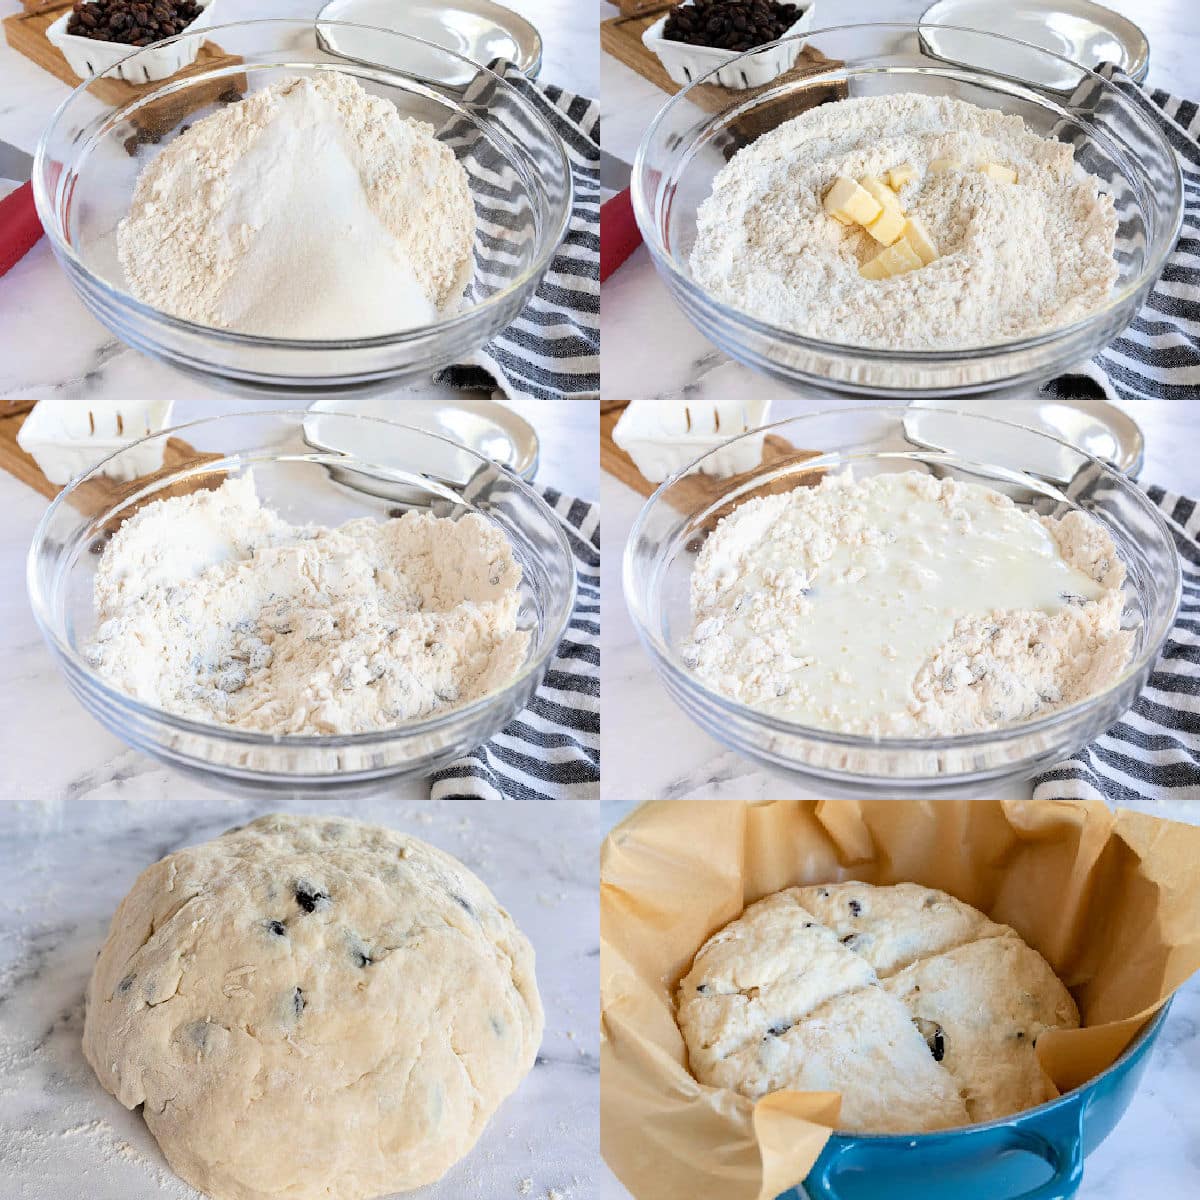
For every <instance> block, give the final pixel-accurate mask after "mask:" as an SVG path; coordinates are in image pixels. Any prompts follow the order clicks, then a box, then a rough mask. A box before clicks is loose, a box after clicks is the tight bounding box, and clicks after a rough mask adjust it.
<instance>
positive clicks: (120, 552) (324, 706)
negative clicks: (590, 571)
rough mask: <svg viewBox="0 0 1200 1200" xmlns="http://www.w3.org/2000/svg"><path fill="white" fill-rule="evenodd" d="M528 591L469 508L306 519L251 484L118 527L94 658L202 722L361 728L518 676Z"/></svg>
mask: <svg viewBox="0 0 1200 1200" xmlns="http://www.w3.org/2000/svg"><path fill="white" fill-rule="evenodd" d="M520 581H521V568H520V566H519V565H518V564H517V562H516V561H515V559H514V558H513V554H512V547H511V545H510V544H509V542H508V539H507V538H506V537H505V535H504V533H503V531H502V530H500V529H499V528H498V527H497V526H495V525H493V524H492V523H491V522H489V521H487V520H485V519H484V518H483V517H480V516H477V515H475V514H473V513H469V514H467V515H465V516H463V517H461V518H459V519H458V520H450V519H448V518H441V517H434V516H431V515H429V514H428V513H416V512H409V513H405V514H404V516H402V517H400V518H399V519H397V520H390V521H385V522H382V523H378V522H375V521H373V520H371V519H370V518H361V519H359V520H354V521H349V522H347V523H346V524H345V525H342V526H339V527H338V528H336V529H328V528H324V527H321V526H296V525H291V524H289V523H288V522H287V521H285V520H284V519H283V518H282V517H281V516H279V515H278V514H277V513H275V512H273V511H271V510H270V509H269V508H265V507H264V506H263V505H262V503H261V502H260V501H259V498H258V496H257V494H256V492H255V488H254V481H253V478H252V477H251V476H249V475H246V476H242V477H240V478H236V479H229V480H227V481H226V482H225V483H224V484H222V485H221V487H219V488H217V489H216V490H215V491H199V492H194V493H192V494H191V495H188V496H181V497H175V498H171V499H167V500H160V501H157V502H155V503H153V504H148V505H147V506H146V507H145V508H143V509H141V510H140V511H139V512H138V513H137V514H135V515H134V516H133V517H131V518H130V519H129V520H128V521H126V522H125V524H123V525H122V526H121V528H120V529H119V530H118V531H117V532H116V534H115V535H114V536H113V538H112V540H111V542H110V543H109V545H108V548H107V549H106V550H105V552H104V556H103V557H102V558H101V560H100V564H99V567H98V569H97V572H96V579H95V608H96V616H97V628H96V632H95V635H94V637H93V640H92V642H91V643H90V645H88V646H87V648H86V650H85V653H86V655H87V658H88V661H89V662H90V663H91V664H92V665H93V666H94V667H95V668H96V669H97V671H99V673H100V674H101V675H102V676H103V677H104V678H105V679H106V680H108V682H109V683H110V684H112V685H113V686H114V687H116V688H117V689H119V690H120V691H122V692H124V693H126V694H127V695H130V696H133V697H134V698H135V699H138V700H141V701H143V702H145V703H147V704H153V705H155V706H157V707H159V708H163V709H166V710H167V711H169V712H172V713H176V714H178V715H180V716H183V717H188V718H191V719H192V720H197V721H208V722H214V723H217V724H222V725H229V726H234V727H236V728H238V729H247V730H256V731H259V732H263V733H272V734H349V733H362V732H368V731H370V730H375V729H386V728H390V727H392V726H395V725H398V724H400V723H401V722H403V721H408V720H412V719H415V718H419V717H425V716H428V715H430V714H433V713H437V712H440V711H443V710H446V709H450V708H453V707H456V706H458V705H461V704H465V703H467V702H469V701H471V700H475V699H478V698H480V697H482V696H485V695H487V694H488V693H490V692H493V691H496V690H497V689H499V688H501V687H503V686H504V685H505V684H506V683H508V682H509V680H510V679H511V678H512V677H513V676H514V675H515V674H516V673H517V672H518V671H519V670H520V667H521V665H522V663H523V662H524V660H525V654H526V650H527V647H528V642H529V634H528V633H527V632H525V631H523V630H519V629H518V628H517V613H518V608H519V605H520V596H519V592H518V587H519V584H520Z"/></svg>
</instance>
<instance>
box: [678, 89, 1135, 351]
mask: <svg viewBox="0 0 1200 1200" xmlns="http://www.w3.org/2000/svg"><path fill="white" fill-rule="evenodd" d="M938 158H952V159H955V160H957V161H958V162H959V163H960V164H961V166H960V167H958V168H955V169H951V170H946V171H930V170H929V164H930V163H931V162H932V161H933V160H935V159H938ZM987 162H994V163H998V164H1000V165H1003V166H1008V167H1011V168H1013V169H1015V170H1016V172H1017V182H1016V183H1015V184H1010V183H1004V182H999V181H997V180H994V179H992V178H990V177H988V176H987V175H985V174H983V172H981V171H980V170H979V169H978V166H979V165H981V164H984V163H987ZM903 163H911V164H912V165H913V166H914V167H915V168H916V171H917V174H916V178H915V179H914V180H912V181H911V182H909V183H907V184H905V185H904V187H903V188H902V189H901V190H900V202H901V205H902V207H903V208H904V211H905V212H906V213H907V214H908V215H909V216H916V217H919V218H920V219H921V220H922V221H923V222H924V224H925V225H926V227H927V228H928V230H929V233H930V235H931V236H932V239H933V241H934V243H935V245H936V246H937V249H938V253H939V255H940V257H938V258H937V259H936V260H935V261H934V262H932V263H931V264H929V265H928V266H924V267H922V268H921V269H920V270H916V271H910V272H908V273H906V274H902V275H898V276H895V277H893V278H890V279H884V280H879V281H872V280H869V279H866V278H864V277H863V276H862V275H860V274H859V266H860V265H861V264H862V263H863V262H865V261H866V260H867V259H869V258H871V257H873V256H874V255H875V254H877V253H878V252H879V250H880V245H879V243H878V242H876V241H875V240H874V239H873V238H872V237H871V235H870V234H868V233H867V232H866V231H865V230H864V229H862V228H861V227H859V226H854V227H846V226H843V225H841V224H839V223H838V222H837V221H835V220H834V219H833V218H832V217H830V216H829V215H828V214H827V213H826V212H825V211H824V209H823V208H822V204H821V201H822V197H823V196H824V193H825V192H826V190H827V189H828V188H829V186H830V185H831V184H832V183H833V181H834V178H835V177H836V176H838V175H845V176H849V177H851V178H853V179H859V178H861V177H862V176H864V175H875V176H882V175H884V174H885V173H886V172H887V171H888V170H890V169H891V168H892V167H897V166H900V165H901V164H903ZM1100 187H1101V184H1100V181H1099V180H1097V179H1095V178H1094V177H1092V176H1090V175H1086V174H1084V173H1083V172H1082V171H1080V172H1078V173H1077V172H1076V171H1075V170H1074V164H1073V160H1072V154H1071V147H1070V146H1068V145H1066V144H1064V143H1061V142H1056V141H1047V140H1045V139H1043V138H1041V137H1038V136H1037V135H1036V134H1034V133H1031V132H1030V131H1029V130H1028V129H1027V128H1026V127H1025V124H1024V122H1023V121H1022V120H1021V119H1020V118H1019V117H1015V116H1005V115H1003V114H1001V113H999V112H996V111H994V110H992V109H985V108H978V107H976V106H975V105H972V104H967V103H965V102H963V101H961V100H953V99H950V98H948V97H944V96H943V97H934V96H922V95H916V94H909V95H892V96H870V97H865V98H863V99H856V100H843V101H839V102H836V103H833V104H823V105H820V106H819V107H817V108H814V109H811V110H809V111H808V112H806V113H803V114H802V115H800V116H798V117H795V118H794V119H792V120H790V121H787V122H785V123H784V124H783V125H781V126H779V127H778V128H777V129H774V130H772V131H771V132H770V133H768V134H765V135H764V136H763V137H760V138H759V139H758V140H757V141H756V142H754V144H753V145H751V146H748V147H747V148H746V149H744V150H742V151H740V152H739V153H738V154H737V155H736V156H735V157H734V158H733V160H732V161H731V162H730V163H729V164H728V165H727V166H726V167H725V168H724V169H723V170H722V171H721V172H720V173H719V174H718V175H717V177H716V179H715V180H714V182H713V191H712V194H711V195H710V196H709V197H708V198H707V199H706V200H705V201H704V203H703V204H702V205H701V206H700V210H699V213H698V217H697V221H698V230H697V237H696V243H695V246H694V248H693V251H692V256H691V267H692V272H693V274H694V275H695V277H696V280H697V281H698V282H699V283H700V284H701V285H702V286H704V287H705V288H707V289H708V290H709V291H711V292H713V293H714V294H715V295H716V296H717V297H718V298H719V299H721V300H723V301H725V302H726V303H728V304H730V305H732V306H733V307H735V308H738V309H741V310H742V311H744V312H747V313H750V314H751V315H753V316H755V317H758V318H760V319H761V320H764V321H767V322H770V323H771V324H773V325H777V326H780V327H782V328H784V329H790V330H794V331H795V332H797V333H801V334H805V335H807V336H809V337H816V338H822V339H824V340H827V341H832V342H839V343H843V344H848V345H860V346H876V347H884V348H889V349H905V350H918V349H947V348H955V347H959V348H961V347H967V346H983V345H991V344H993V343H996V342H1000V341H1004V340H1005V339H1010V338H1016V337H1021V336H1024V335H1031V334H1036V333H1041V332H1044V331H1046V330H1049V329H1053V328H1056V327H1059V326H1063V325H1067V324H1070V323H1071V322H1073V321H1077V320H1080V319H1082V318H1083V317H1085V316H1087V315H1088V314H1089V313H1091V312H1093V311H1095V310H1096V309H1097V308H1099V307H1101V306H1102V305H1103V304H1104V303H1105V302H1106V301H1107V299H1108V297H1109V294H1110V292H1111V289H1112V286H1113V283H1114V282H1115V281H1116V278H1117V266H1116V262H1115V260H1114V259H1113V245H1114V241H1115V237H1116V229H1117V218H1116V214H1115V212H1114V209H1113V204H1112V200H1111V198H1110V197H1109V196H1107V195H1104V194H1102V193H1101V192H1100Z"/></svg>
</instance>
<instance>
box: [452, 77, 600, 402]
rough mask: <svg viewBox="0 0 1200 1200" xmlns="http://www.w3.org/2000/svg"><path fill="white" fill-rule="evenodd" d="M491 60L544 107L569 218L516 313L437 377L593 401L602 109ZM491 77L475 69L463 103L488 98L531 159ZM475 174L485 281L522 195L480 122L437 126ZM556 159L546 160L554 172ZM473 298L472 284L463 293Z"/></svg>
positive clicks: (506, 250) (518, 222)
mask: <svg viewBox="0 0 1200 1200" xmlns="http://www.w3.org/2000/svg"><path fill="white" fill-rule="evenodd" d="M491 69H492V70H493V71H495V72H496V74H498V75H500V76H501V77H502V78H503V79H504V80H505V81H506V82H508V83H509V84H510V85H511V86H512V87H513V88H515V89H516V90H517V91H518V92H520V94H521V96H522V97H523V98H524V99H525V100H527V101H528V102H529V104H530V105H532V106H533V107H534V108H536V109H537V110H538V111H539V112H540V113H541V115H542V116H544V117H545V118H546V119H547V120H548V121H549V123H550V125H551V127H552V128H553V129H554V131H555V133H557V134H558V136H559V137H560V138H561V139H562V143H563V146H564V147H565V149H566V152H567V157H568V158H569V160H570V164H571V179H572V182H573V184H574V190H575V200H574V205H573V207H572V210H571V220H570V225H569V227H568V229H567V235H566V238H565V240H564V241H563V244H562V245H561V246H560V247H559V249H558V252H557V253H556V254H555V256H554V259H553V261H552V262H551V264H550V269H549V270H548V271H547V272H546V275H545V278H544V279H543V280H542V282H541V284H540V285H539V286H538V288H537V291H536V292H535V293H534V295H533V297H532V298H531V299H530V300H529V301H528V302H527V303H526V305H525V307H524V308H523V309H522V310H521V312H520V315H519V316H518V317H517V318H516V320H515V321H513V323H512V324H511V325H509V326H508V327H507V328H505V329H503V330H501V331H500V333H498V334H497V335H496V336H495V337H494V338H492V339H491V341H489V342H486V343H485V344H484V345H483V347H482V348H481V349H480V350H478V351H476V352H475V354H474V356H473V357H472V359H471V363H470V365H460V366H454V367H450V368H449V369H448V370H447V371H446V372H444V374H443V377H444V378H445V379H446V380H447V381H448V382H450V383H451V384H453V385H455V386H457V387H475V388H477V387H486V388H489V389H490V388H493V387H495V386H497V385H498V386H499V387H500V388H501V389H503V391H504V392H505V394H506V395H508V396H510V397H514V398H517V397H520V398H533V399H538V400H561V399H568V400H595V399H597V398H598V397H599V395H600V110H599V106H598V105H597V104H596V103H595V102H594V101H592V100H588V99H585V98H584V97H582V96H574V95H572V94H571V93H570V92H565V91H563V90H562V88H559V87H554V86H551V85H545V84H536V83H534V82H533V81H532V80H530V79H527V78H526V77H525V76H524V75H523V74H522V73H521V72H520V71H519V70H517V68H516V67H514V66H513V65H512V64H511V63H508V62H494V63H492V64H491ZM504 101H505V98H504V97H503V96H501V95H500V94H499V92H498V90H497V88H496V85H495V82H494V79H493V77H492V76H490V75H486V74H483V73H482V72H481V73H480V74H479V75H478V76H477V77H476V80H475V82H474V83H472V84H471V86H470V87H469V88H468V89H467V92H466V95H465V97H464V102H465V103H466V104H467V105H468V106H474V105H480V106H483V107H486V109H487V113H488V118H489V120H491V121H492V122H494V123H497V124H499V125H500V126H502V127H503V128H504V130H505V132H506V133H508V135H509V136H510V137H511V138H512V139H513V141H514V142H515V143H516V144H517V145H520V146H523V147H524V148H525V149H526V150H527V151H529V153H530V155H531V157H533V159H534V165H535V167H536V166H538V162H537V154H536V149H535V143H534V139H533V138H531V137H530V136H529V119H528V115H527V113H526V112H525V111H524V110H523V109H521V108H518V107H517V106H516V105H515V104H513V103H512V102H511V101H509V102H508V103H505V102H504ZM441 137H442V140H443V141H445V142H447V144H449V145H451V146H452V147H453V148H454V151H455V153H456V154H457V156H458V159H459V161H460V162H461V163H462V165H463V167H464V168H465V169H466V171H467V173H468V174H469V175H470V176H471V178H472V189H473V191H474V194H475V197H476V201H475V214H476V219H477V221H478V224H479V232H480V236H479V237H478V238H477V239H476V251H475V268H476V270H475V279H474V281H473V282H472V285H471V288H472V290H474V289H477V288H479V287H480V286H481V285H482V286H484V287H485V288H487V289H488V290H489V291H490V290H491V287H490V284H489V281H490V280H493V279H495V278H496V275H495V270H496V267H497V264H498V263H500V262H501V261H503V260H505V259H511V257H512V255H513V253H514V236H527V234H524V233H522V232H521V231H524V230H525V229H526V227H527V225H528V220H527V218H526V217H525V216H524V215H523V210H524V208H525V207H526V203H525V201H524V199H523V195H524V192H523V189H522V188H521V186H520V184H519V182H518V180H517V178H516V176H515V175H514V173H513V171H512V168H511V167H510V166H509V165H508V164H507V163H506V162H505V160H504V158H503V156H502V155H501V154H500V153H499V151H497V149H496V147H495V146H494V145H493V144H492V142H491V141H490V140H489V139H488V138H485V137H483V136H482V134H481V132H480V129H479V127H478V126H476V125H474V124H473V123H470V122H468V121H466V120H460V121H458V122H456V123H455V124H453V125H452V126H451V127H449V128H447V129H445V130H443V131H442V134H441ZM554 166H555V164H553V163H547V164H545V169H546V170H547V171H552V170H553V169H554ZM470 298H471V294H470V291H469V292H468V299H470Z"/></svg>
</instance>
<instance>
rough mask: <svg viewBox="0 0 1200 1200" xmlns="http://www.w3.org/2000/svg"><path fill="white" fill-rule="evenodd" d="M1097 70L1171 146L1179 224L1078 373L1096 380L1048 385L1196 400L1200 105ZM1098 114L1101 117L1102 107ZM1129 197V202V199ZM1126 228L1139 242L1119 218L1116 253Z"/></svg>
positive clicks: (1118, 197)
mask: <svg viewBox="0 0 1200 1200" xmlns="http://www.w3.org/2000/svg"><path fill="white" fill-rule="evenodd" d="M1100 73H1101V74H1103V75H1105V76H1107V77H1108V78H1109V79H1110V80H1111V81H1112V82H1113V84H1114V85H1115V86H1117V87H1118V88H1120V89H1121V91H1122V92H1124V93H1125V94H1126V95H1127V96H1128V97H1129V98H1130V99H1131V100H1132V101H1133V102H1134V103H1135V104H1136V105H1137V106H1138V108H1139V109H1140V110H1141V111H1142V112H1143V113H1144V114H1145V115H1146V116H1147V117H1148V118H1149V119H1150V120H1151V121H1153V122H1154V124H1156V125H1157V126H1158V127H1159V128H1160V129H1161V130H1162V132H1163V134H1164V136H1165V137H1166V139H1167V141H1168V142H1169V143H1170V145H1171V146H1172V147H1173V149H1174V150H1175V154H1176V157H1177V158H1178V161H1179V166H1180V170H1181V171H1182V173H1183V228H1182V229H1181V230H1180V234H1179V241H1178V242H1177V243H1176V245H1175V249H1174V250H1173V251H1172V253H1171V255H1170V257H1169V258H1168V259H1167V262H1166V265H1165V266H1164V268H1163V271H1162V274H1161V276H1160V277H1159V279H1158V280H1157V281H1156V282H1155V284H1154V287H1153V288H1152V289H1151V291H1150V295H1149V296H1148V297H1147V298H1146V303H1145V304H1144V305H1143V306H1142V308H1141V310H1140V311H1139V312H1138V314H1137V315H1136V316H1135V317H1134V319H1133V321H1132V322H1131V323H1130V324H1129V326H1128V327H1127V328H1126V329H1125V330H1123V331H1122V333H1121V334H1120V336H1118V337H1116V338H1114V339H1113V341H1112V342H1110V343H1109V344H1108V345H1107V346H1106V347H1105V348H1104V349H1103V350H1102V351H1101V352H1100V353H1099V354H1097V355H1096V357H1095V358H1094V359H1092V361H1091V362H1090V363H1088V364H1087V366H1086V368H1084V372H1083V373H1084V374H1086V376H1087V378H1089V379H1091V380H1092V382H1093V384H1095V385H1097V386H1096V387H1091V388H1089V387H1088V385H1087V384H1083V385H1082V387H1081V386H1079V384H1078V382H1077V380H1078V377H1077V376H1076V377H1074V378H1072V379H1066V380H1054V381H1052V382H1051V383H1050V384H1049V385H1047V388H1046V390H1047V391H1049V392H1051V393H1054V394H1063V393H1067V394H1072V395H1076V396H1078V395H1080V394H1088V393H1089V392H1090V393H1091V394H1093V395H1095V394H1096V390H1097V387H1098V388H1099V389H1100V390H1102V391H1103V393H1104V394H1105V395H1106V396H1107V397H1108V398H1109V399H1114V398H1118V397H1119V398H1122V399H1125V400H1139V399H1146V398H1154V399H1159V400H1196V399H1197V398H1198V394H1197V389H1200V107H1198V106H1197V104H1196V103H1195V102H1194V101H1191V100H1180V99H1179V98H1178V97H1177V96H1172V95H1170V94H1169V93H1167V92H1163V91H1159V90H1149V89H1147V88H1144V87H1142V86H1141V85H1140V84H1137V83H1134V82H1133V80H1132V79H1130V78H1129V76H1127V75H1125V74H1124V73H1123V72H1122V71H1119V70H1117V69H1116V68H1115V67H1111V66H1107V67H1104V68H1102V69H1101V72H1100ZM1084 86H1085V87H1086V86H1087V85H1084ZM1094 86H1095V85H1093V87H1094ZM1075 99H1078V100H1081V101H1082V103H1081V107H1092V106H1093V105H1094V104H1095V103H1096V102H1095V100H1093V101H1091V102H1090V103H1089V101H1088V100H1087V98H1086V97H1081V96H1076V97H1075ZM1113 119H1114V121H1115V120H1116V118H1113ZM1099 120H1100V121H1101V123H1103V120H1104V114H1103V113H1101V114H1100V115H1099ZM1084 165H1085V166H1087V165H1088V164H1087V163H1086V162H1085V163H1084ZM1098 173H1101V172H1098ZM1111 182H1113V183H1114V188H1113V198H1114V202H1115V203H1116V205H1117V212H1118V215H1119V216H1120V215H1122V211H1123V203H1124V202H1126V201H1125V197H1124V196H1123V194H1122V189H1120V188H1119V186H1116V185H1118V184H1119V181H1116V180H1114V181H1111ZM1128 202H1129V203H1132V198H1129V200H1128ZM1127 234H1128V237H1129V240H1130V242H1131V243H1138V242H1139V241H1140V232H1139V231H1138V230H1136V228H1134V225H1133V224H1131V223H1127V222H1126V221H1125V220H1122V223H1121V226H1120V229H1119V230H1118V244H1117V250H1118V255H1119V254H1120V253H1121V241H1122V238H1123V237H1125V236H1126V235H1127Z"/></svg>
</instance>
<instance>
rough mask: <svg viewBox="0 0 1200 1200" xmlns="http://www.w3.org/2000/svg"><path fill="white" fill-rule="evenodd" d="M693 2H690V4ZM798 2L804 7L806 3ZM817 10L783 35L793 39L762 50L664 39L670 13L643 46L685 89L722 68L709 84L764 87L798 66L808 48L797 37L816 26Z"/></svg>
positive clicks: (648, 32) (809, 10) (805, 14)
mask: <svg viewBox="0 0 1200 1200" xmlns="http://www.w3.org/2000/svg"><path fill="white" fill-rule="evenodd" d="M690 2H691V0H687V3H688V4H690ZM795 2H796V3H798V4H800V5H801V6H803V2H804V0H795ZM680 7H686V5H680ZM816 11H817V6H816V4H815V2H814V3H810V4H809V5H808V7H807V9H805V11H804V12H803V13H802V14H801V15H800V20H798V21H797V22H796V23H795V24H794V25H793V26H792V27H791V28H790V29H788V30H787V32H786V33H785V34H784V35H783V36H784V37H785V38H790V39H792V40H790V41H782V42H777V43H774V44H771V45H769V47H768V48H767V49H764V50H761V51H754V50H748V51H742V50H721V49H718V48H717V47H715V46H692V45H689V44H688V43H687V42H673V41H670V40H669V39H667V38H665V37H663V30H664V29H665V27H666V24H667V18H668V17H669V16H670V15H671V14H670V13H669V12H668V13H665V14H664V15H663V16H662V17H660V18H659V19H658V20H657V21H655V22H654V24H653V25H651V26H650V28H649V29H647V30H646V32H645V33H643V34H642V44H643V45H644V46H645V47H646V49H648V50H650V51H651V52H652V53H654V54H656V55H657V56H658V61H659V62H661V63H662V65H663V66H664V67H665V68H666V71H667V74H668V75H670V77H671V78H672V79H673V80H675V82H676V83H681V84H683V85H684V86H687V84H689V83H695V82H696V80H697V79H699V78H701V76H704V75H707V74H708V73H709V72H710V71H712V70H715V69H716V68H718V67H719V68H721V69H720V70H718V71H717V74H716V78H715V79H710V80H709V81H708V82H709V83H714V82H715V83H719V84H720V85H721V86H722V87H727V88H738V89H742V88H754V87H762V86H763V84H767V83H770V82H771V80H772V79H778V78H779V76H780V75H782V74H783V73H784V72H785V71H790V70H791V69H792V67H794V66H795V65H796V59H797V58H798V57H799V56H800V50H801V49H802V47H803V46H804V41H803V39H801V38H799V37H797V36H796V35H797V34H801V33H807V32H808V31H809V30H810V29H811V28H812V27H813V21H814V20H815V18H816ZM735 59H737V60H738V61H737V62H736V64H734V65H726V64H733V63H734V60H735Z"/></svg>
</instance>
